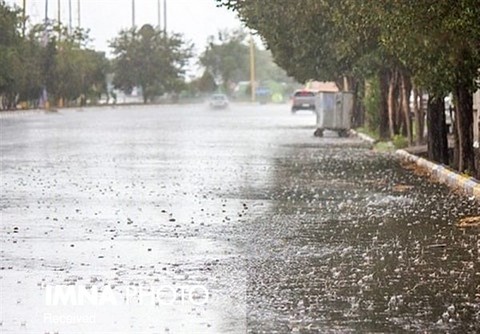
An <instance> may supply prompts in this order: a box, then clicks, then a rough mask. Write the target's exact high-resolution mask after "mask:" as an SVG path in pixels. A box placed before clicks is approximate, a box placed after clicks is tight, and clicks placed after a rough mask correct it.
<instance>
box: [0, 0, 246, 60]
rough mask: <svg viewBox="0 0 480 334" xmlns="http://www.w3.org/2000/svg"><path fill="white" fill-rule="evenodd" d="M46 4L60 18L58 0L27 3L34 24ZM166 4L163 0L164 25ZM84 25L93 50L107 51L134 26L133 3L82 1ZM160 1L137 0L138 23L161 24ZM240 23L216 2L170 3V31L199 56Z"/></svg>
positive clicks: (65, 4)
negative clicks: (213, 39)
mask: <svg viewBox="0 0 480 334" xmlns="http://www.w3.org/2000/svg"><path fill="white" fill-rule="evenodd" d="M45 1H48V16H49V18H52V19H57V16H58V10H57V8H58V2H59V1H58V0H26V2H27V6H26V7H27V15H28V16H29V17H30V18H31V21H32V22H33V23H38V22H40V21H41V20H42V19H43V18H44V17H45ZM70 1H71V5H72V23H73V26H76V25H77V23H78V14H77V13H78V11H77V8H78V7H77V2H78V0H70ZM163 1H164V0H161V1H160V3H161V5H162V6H161V7H162V8H161V10H162V23H161V24H162V26H163ZM7 3H10V4H16V5H18V6H21V5H22V0H7ZM60 9H61V11H60V12H61V20H62V22H64V23H65V24H67V25H68V22H69V0H60ZM80 9H81V10H80V18H81V26H82V27H83V28H89V29H90V31H91V32H90V37H92V38H93V39H94V41H93V47H94V48H95V49H97V50H99V51H107V52H108V41H109V40H111V39H112V38H113V37H115V36H116V34H117V33H118V32H119V31H120V30H121V29H122V28H129V27H130V26H131V25H132V0H80ZM157 13H158V11H157V0H135V14H136V15H135V17H136V18H135V24H136V25H137V26H141V25H143V24H145V23H150V24H152V25H157V24H158V19H157V18H158V14H157ZM240 26H241V23H240V21H239V20H238V19H237V18H236V15H235V14H234V13H233V12H230V11H228V10H227V9H225V8H217V7H216V3H215V1H214V0H167V30H168V31H175V32H179V33H182V34H184V36H185V38H186V39H188V40H190V41H192V42H193V43H195V49H196V52H197V53H200V52H201V51H202V50H203V48H204V46H205V43H206V40H207V37H208V36H209V35H213V34H216V32H217V31H218V30H219V29H225V28H238V27H240Z"/></svg>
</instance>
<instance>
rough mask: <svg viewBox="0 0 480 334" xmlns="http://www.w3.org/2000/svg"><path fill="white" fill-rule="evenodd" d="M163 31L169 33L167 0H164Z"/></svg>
mask: <svg viewBox="0 0 480 334" xmlns="http://www.w3.org/2000/svg"><path fill="white" fill-rule="evenodd" d="M163 32H164V33H165V34H166V33H167V0H163Z"/></svg>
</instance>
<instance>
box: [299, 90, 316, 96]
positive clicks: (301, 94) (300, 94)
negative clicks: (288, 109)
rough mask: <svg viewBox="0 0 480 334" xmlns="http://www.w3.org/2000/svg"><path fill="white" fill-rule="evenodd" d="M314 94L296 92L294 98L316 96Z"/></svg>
mask: <svg viewBox="0 0 480 334" xmlns="http://www.w3.org/2000/svg"><path fill="white" fill-rule="evenodd" d="M314 95H315V94H313V92H307V91H300V92H295V94H294V96H314Z"/></svg>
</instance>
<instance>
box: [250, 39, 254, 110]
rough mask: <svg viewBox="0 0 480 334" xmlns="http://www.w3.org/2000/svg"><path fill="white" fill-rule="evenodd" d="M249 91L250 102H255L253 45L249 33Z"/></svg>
mask: <svg viewBox="0 0 480 334" xmlns="http://www.w3.org/2000/svg"><path fill="white" fill-rule="evenodd" d="M250 89H251V91H250V93H251V98H252V102H255V46H254V44H253V38H252V35H250Z"/></svg>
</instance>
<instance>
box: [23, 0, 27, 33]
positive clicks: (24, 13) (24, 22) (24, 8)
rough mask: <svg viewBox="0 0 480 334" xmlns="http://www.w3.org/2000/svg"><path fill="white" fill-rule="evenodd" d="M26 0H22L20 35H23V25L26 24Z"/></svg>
mask: <svg viewBox="0 0 480 334" xmlns="http://www.w3.org/2000/svg"><path fill="white" fill-rule="evenodd" d="M26 8H27V0H23V9H22V21H23V24H22V36H24V37H25V26H26V24H27V22H26V21H27V15H26V11H27V9H26Z"/></svg>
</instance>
